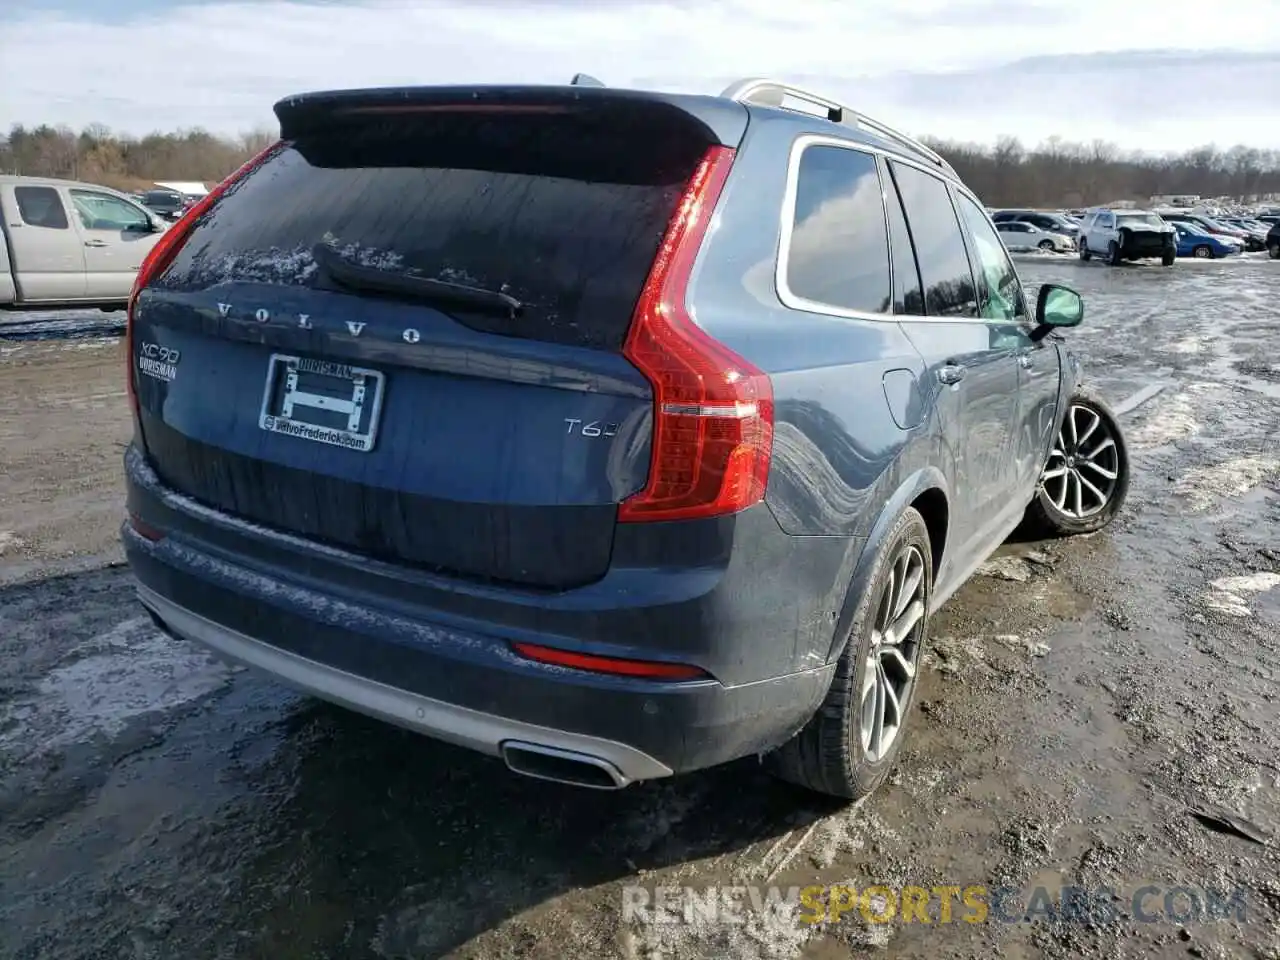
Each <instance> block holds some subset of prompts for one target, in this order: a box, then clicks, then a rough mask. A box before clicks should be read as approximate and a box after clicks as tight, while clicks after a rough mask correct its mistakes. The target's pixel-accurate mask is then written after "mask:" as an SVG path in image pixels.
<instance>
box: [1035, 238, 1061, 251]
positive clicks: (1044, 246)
mask: <svg viewBox="0 0 1280 960" xmlns="http://www.w3.org/2000/svg"><path fill="white" fill-rule="evenodd" d="M1037 246H1038V247H1039V248H1040V249H1041V250H1048V251H1049V252H1050V253H1052V252H1053V251H1054V250H1057V249H1058V248H1057V247H1056V246H1054V243H1053V241H1052V240H1041V241H1040V242H1039V243H1038V244H1037Z"/></svg>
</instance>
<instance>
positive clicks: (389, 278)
mask: <svg viewBox="0 0 1280 960" xmlns="http://www.w3.org/2000/svg"><path fill="white" fill-rule="evenodd" d="M311 253H312V256H314V257H315V261H316V264H317V266H319V268H320V271H321V273H323V274H324V275H325V276H326V277H328V278H329V279H330V280H332V281H333V282H334V283H336V284H338V285H339V286H343V287H347V288H348V289H351V290H360V291H365V292H369V293H385V294H390V295H392V296H395V297H402V298H404V299H408V300H420V301H422V302H423V303H430V304H439V305H442V306H449V305H452V306H456V307H465V308H467V309H469V310H471V311H474V312H476V313H482V314H485V315H487V316H497V317H506V318H507V319H510V320H515V319H516V318H517V317H519V316H520V312H521V311H522V310H523V309H524V304H523V303H521V302H520V301H519V300H517V299H516V298H515V297H512V296H509V295H507V294H505V293H501V292H499V291H497V290H486V289H485V288H484V287H472V286H469V285H467V284H465V283H454V282H452V281H450V280H436V279H433V278H431V277H420V276H416V275H414V274H411V273H395V272H393V271H390V270H380V269H378V268H377V267H366V266H363V265H361V264H358V263H352V262H351V261H350V260H348V259H347V258H346V257H344V256H342V254H340V253H338V251H336V250H334V249H333V247H331V246H329V245H328V244H327V243H317V244H316V245H315V246H314V247H313V248H312V251H311Z"/></svg>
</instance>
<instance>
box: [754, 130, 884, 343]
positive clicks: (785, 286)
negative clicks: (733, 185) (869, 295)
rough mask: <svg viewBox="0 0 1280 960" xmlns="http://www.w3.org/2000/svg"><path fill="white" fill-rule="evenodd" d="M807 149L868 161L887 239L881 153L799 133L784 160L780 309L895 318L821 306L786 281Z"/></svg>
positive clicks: (777, 271)
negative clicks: (827, 150) (836, 150)
mask: <svg viewBox="0 0 1280 960" xmlns="http://www.w3.org/2000/svg"><path fill="white" fill-rule="evenodd" d="M810 147H837V148H839V149H841V150H850V151H853V152H855V153H863V154H866V155H867V156H868V157H869V158H870V159H871V162H872V163H873V164H874V166H875V168H876V179H877V181H878V182H879V184H880V216H881V217H882V218H883V220H884V230H885V236H886V237H888V234H889V211H888V210H887V209H886V208H885V193H884V178H883V177H882V176H881V173H880V164H879V162H878V160H877V159H876V158H877V157H878V156H880V155H881V153H882V151H879V150H876V149H875V148H874V147H871V146H869V145H867V144H865V143H858V142H856V141H853V140H842V139H841V138H839V137H831V136H826V135H824V134H820V133H805V134H801V135H800V136H798V137H796V139H795V142H794V143H792V145H791V155H790V157H789V158H788V159H787V185H786V189H785V191H784V193H783V197H782V218H781V224H780V228H779V233H778V255H777V257H776V258H775V265H774V272H773V285H774V290H775V291H776V293H777V295H778V299H779V300H780V301H782V305H783V306H785V307H788V308H789V309H791V310H803V311H804V312H805V313H817V314H822V315H823V316H827V317H842V318H844V319H846V320H877V321H885V320H889V321H892V320H893V319H895V318H894V315H893V314H892V313H875V312H872V311H868V310H850V309H849V308H847V307H838V306H835V305H834V304H830V303H823V302H821V301H820V300H810V299H809V298H808V297H802V296H800V294H798V293H796V292H794V291H793V290H792V289H791V286H790V284H789V283H788V282H787V267H788V264H789V261H790V259H791V234H792V232H793V231H794V229H795V220H796V199H797V194H798V193H799V187H800V162H801V160H802V159H803V158H804V152H805V151H806V150H808V149H809V148H810ZM891 244H892V240H890V241H889V242H888V243H887V244H886V246H885V255H886V256H887V257H888V258H889V290H890V299H892V290H893V252H892V249H891V246H890V245H891Z"/></svg>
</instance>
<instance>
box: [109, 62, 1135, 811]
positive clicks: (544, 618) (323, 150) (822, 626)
mask: <svg viewBox="0 0 1280 960" xmlns="http://www.w3.org/2000/svg"><path fill="white" fill-rule="evenodd" d="M575 79H577V78H575ZM275 110H276V114H277V116H278V118H279V121H280V129H281V136H280V140H279V141H278V142H277V143H276V144H275V145H274V146H272V147H271V148H269V149H268V150H267V151H265V152H264V153H263V154H261V155H260V156H258V157H256V158H255V159H254V160H252V161H251V162H250V163H248V164H246V165H245V166H244V167H243V168H241V169H240V170H239V171H237V172H236V173H235V174H234V175H232V176H231V177H229V178H228V179H227V180H226V181H224V182H223V183H222V184H220V185H219V186H218V187H217V189H215V190H214V191H213V192H212V193H210V194H209V196H208V197H206V198H205V199H204V200H202V201H201V202H200V203H199V204H197V205H196V206H195V207H194V208H193V209H191V210H190V211H188V212H187V213H186V215H185V216H184V217H183V218H182V219H181V220H180V221H179V222H178V223H177V224H176V225H175V226H174V227H173V228H172V229H171V230H170V231H168V233H166V235H165V237H164V238H163V239H162V241H161V243H160V244H159V245H157V247H156V249H155V250H154V252H153V253H152V255H151V256H150V257H149V258H148V260H147V262H146V263H145V264H144V265H143V268H142V269H141V270H140V272H139V276H138V280H137V284H136V286H135V288H134V292H133V295H132V298H131V301H130V307H129V327H128V357H129V360H128V363H129V371H128V382H129V392H130V398H131V403H132V404H133V410H134V415H135V424H136V430H135V433H134V437H133V441H132V443H131V445H130V446H129V448H128V451H127V453H126V455H125V470H126V473H127V481H128V517H127V519H126V522H125V524H124V526H123V530H122V536H123V540H124V545H125V548H126V550H127V554H128V558H129V562H130V564H131V566H132V568H133V570H134V572H135V573H136V575H137V580H138V593H139V596H140V599H141V601H142V603H143V604H144V605H145V606H146V608H147V609H148V610H149V611H150V613H151V615H152V617H153V618H154V620H155V622H156V623H157V624H158V625H159V626H160V627H161V628H163V629H164V630H166V631H168V632H170V633H171V634H173V635H175V636H178V637H183V638H187V639H190V640H194V641H196V642H198V643H201V644H204V645H206V646H207V647H209V648H211V649H212V650H214V651H216V652H217V653H218V654H219V655H221V656H223V657H225V658H228V659H231V660H233V661H238V662H241V663H244V664H247V665H249V666H251V667H255V668H258V669H260V670H264V671H266V672H268V673H270V674H272V675H274V676H275V677H277V678H278V679H280V680H281V681H283V682H285V683H287V684H291V685H293V686H295V687H298V688H300V689H302V690H305V691H309V692H311V693H313V694H315V695H318V696H320V697H323V698H327V699H329V700H332V701H334V702H337V703H339V704H343V705H346V706H348V707H350V708H352V709H355V710H358V711H362V712H365V713H367V714H371V715H373V716H375V717H380V718H382V719H385V720H387V721H390V722H392V723H396V724H400V725H402V726H405V727H408V728H410V729H413V730H417V731H420V732H422V733H424V734H428V735H430V736H433V737H437V738H439V739H442V740H445V741H449V742H452V743H455V744H460V745H462V746H466V747H470V748H473V749H476V750H480V751H483V752H485V753H488V754H492V755H495V756H501V757H502V758H503V759H504V760H505V762H506V763H507V765H508V766H509V767H510V768H511V769H512V770H514V771H517V772H520V773H524V774H528V775H532V776H536V777H543V778H549V779H553V780H558V781H562V782H569V783H574V784H580V785H583V786H590V787H598V788H605V789H609V788H618V787H622V786H625V785H626V784H628V783H631V782H633V781H637V780H644V779H652V778H658V777H664V776H668V775H671V774H673V773H679V772H683V771H690V770H695V769H698V768H703V767H707V766H710V765H714V764H719V763H722V762H725V761H728V760H732V759H735V758H740V757H747V756H758V757H760V758H761V759H762V760H763V761H764V762H765V763H766V764H768V765H769V766H770V768H772V769H773V770H775V771H776V772H777V773H778V774H780V775H781V776H783V777H785V778H788V779H790V780H793V781H795V782H798V783H801V784H803V785H806V786H808V787H811V788H813V789H815V790H819V791H822V792H825V793H829V794H833V795H838V796H844V797H857V796H861V795H863V794H866V793H867V792H869V791H870V790H872V789H874V788H875V786H876V785H877V784H878V783H879V782H880V781H881V780H882V779H883V778H884V777H885V775H886V773H887V772H888V770H889V767H890V765H891V764H892V762H893V758H894V756H895V753H896V751H897V750H898V747H899V746H900V744H901V742H902V739H903V736H902V735H903V730H904V726H905V724H906V723H907V720H908V718H909V716H910V713H911V707H912V701H913V693H914V689H915V683H916V678H917V676H918V673H919V669H920V656H921V650H922V648H923V646H924V644H925V640H926V635H927V625H928V622H929V617H930V614H931V613H932V612H933V611H935V610H936V609H937V608H938V606H939V605H940V604H941V603H943V602H944V601H945V600H946V599H947V597H948V596H950V595H951V594H952V593H953V592H954V591H955V590H956V589H957V588H958V587H959V586H960V585H961V584H963V583H964V581H965V580H966V578H968V577H969V576H970V575H971V574H972V573H973V572H974V570H975V568H976V567H977V566H978V565H979V564H980V563H981V562H982V561H983V559H984V558H986V557H987V556H988V555H989V554H990V553H991V552H992V551H993V550H994V549H995V548H996V547H997V546H998V545H999V544H1000V543H1001V542H1002V541H1003V540H1004V539H1005V538H1006V537H1007V536H1008V534H1009V533H1010V532H1011V531H1012V530H1013V529H1014V528H1015V527H1016V526H1018V525H1019V523H1020V522H1023V521H1024V519H1025V520H1026V521H1027V522H1034V523H1036V524H1039V525H1040V526H1041V527H1043V528H1045V529H1046V530H1047V531H1049V532H1050V533H1057V534H1069V533H1077V532H1084V531H1091V530H1097V529H1100V528H1101V527H1103V526H1104V525H1105V524H1107V523H1108V521H1109V520H1110V519H1111V518H1112V516H1113V515H1114V514H1115V513H1116V511H1117V510H1118V509H1119V508H1120V506H1121V504H1122V502H1123V500H1124V497H1125V492H1126V488H1127V483H1128V459H1127V455H1126V452H1125V446H1124V438H1123V436H1122V434H1121V431H1120V429H1119V427H1118V426H1117V424H1116V421H1115V419H1114V417H1113V416H1112V414H1111V412H1110V411H1109V410H1108V408H1107V406H1106V404H1105V403H1103V402H1102V401H1101V400H1099V399H1098V398H1096V397H1095V396H1093V395H1092V394H1090V393H1088V392H1085V391H1083V390H1082V389H1081V387H1080V385H1079V383H1078V377H1079V374H1078V368H1077V364H1076V362H1075V360H1073V359H1072V357H1071V355H1070V354H1069V353H1068V352H1067V350H1066V348H1065V345H1064V342H1063V341H1062V339H1061V336H1060V335H1059V334H1058V333H1057V332H1055V328H1059V327H1070V326H1073V325H1075V324H1077V323H1079V322H1080V321H1081V318H1082V316H1083V305H1082V303H1081V301H1080V298H1079V297H1078V296H1077V295H1076V294H1075V293H1074V292H1072V291H1071V290H1069V289H1067V288H1064V287H1060V286H1055V285H1046V286H1043V287H1041V288H1040V290H1039V293H1038V296H1036V297H1033V298H1028V296H1027V295H1026V294H1025V293H1024V290H1023V288H1022V285H1021V284H1020V282H1019V279H1018V276H1017V273H1016V271H1015V269H1014V266H1013V264H1012V263H1011V262H1010V259H1009V257H1008V255H1007V253H1006V251H1005V248H1004V246H1003V245H1002V243H1001V241H1000V238H999V235H998V234H997V233H996V231H995V229H994V228H993V226H992V223H991V221H990V219H989V217H988V216H987V214H986V212H985V211H984V209H983V207H982V206H981V204H980V203H979V202H978V200H977V199H976V198H975V197H974V196H973V194H972V193H971V192H970V191H969V190H967V189H966V188H965V186H964V185H963V184H962V183H961V182H960V180H959V179H958V178H957V176H956V174H955V173H954V171H953V170H952V169H951V168H950V167H949V166H948V164H947V163H946V162H945V161H944V160H943V159H942V158H941V157H940V156H938V155H937V154H936V153H935V152H933V151H932V150H930V149H928V148H927V147H925V146H923V145H921V144H920V143H918V142H916V141H915V140H913V139H911V138H909V137H906V136H904V135H902V134H901V133H899V132H897V131H895V130H893V129H892V128H890V127H888V126H885V125H884V124H880V123H876V122H874V121H872V120H870V119H869V118H867V117H864V116H862V115H860V114H858V113H857V112H856V111H854V110H852V109H850V108H848V107H846V106H843V105H841V104H839V103H835V102H832V101H830V100H827V99H825V98H823V97H820V96H817V95H815V94H812V93H808V92H806V91H802V90H798V89H795V88H791V87H785V86H783V85H780V84H777V83H772V82H769V81H763V80H750V81H742V82H741V83H739V84H735V85H734V86H733V87H731V88H730V89H729V90H727V91H725V93H724V94H723V95H721V96H718V97H716V96H684V95H668V94H662V93H654V92H646V91H633V90H614V89H608V88H604V87H603V86H600V85H597V84H596V83H594V82H589V83H575V84H571V85H568V86H564V87H554V86H552V87H533V86H520V87H465V88H464V87H423V88H409V89H373V90H351V91H339V92H326V93H312V94H305V95H300V96H295V97H290V98H288V99H286V100H283V101H281V102H280V103H278V104H276V107H275Z"/></svg>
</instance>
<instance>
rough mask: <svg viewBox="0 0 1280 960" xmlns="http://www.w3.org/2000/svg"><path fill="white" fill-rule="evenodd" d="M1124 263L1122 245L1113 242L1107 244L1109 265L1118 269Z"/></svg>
mask: <svg viewBox="0 0 1280 960" xmlns="http://www.w3.org/2000/svg"><path fill="white" fill-rule="evenodd" d="M1122 262H1124V257H1122V256H1121V255H1120V244H1118V243H1116V242H1115V241H1114V240H1112V241H1111V242H1110V243H1108V244H1107V263H1109V264H1111V266H1113V267H1118V266H1120V264H1121V263H1122Z"/></svg>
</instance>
